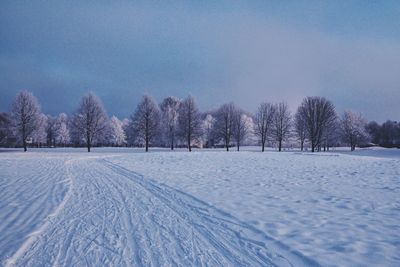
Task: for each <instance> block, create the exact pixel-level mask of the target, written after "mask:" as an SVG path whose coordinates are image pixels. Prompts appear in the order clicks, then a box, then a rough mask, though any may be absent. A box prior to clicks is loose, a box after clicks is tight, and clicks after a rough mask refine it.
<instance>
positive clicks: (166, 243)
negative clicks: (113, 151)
mask: <svg viewBox="0 0 400 267" xmlns="http://www.w3.org/2000/svg"><path fill="white" fill-rule="evenodd" d="M105 158H106V157H93V158H84V159H83V160H81V159H80V160H76V161H73V162H72V161H71V162H70V164H69V168H68V170H69V175H71V179H72V180H73V181H74V186H73V187H71V190H70V191H69V193H68V199H67V200H66V199H64V201H65V203H64V204H63V205H62V206H61V207H59V209H60V210H59V211H58V212H57V213H56V214H55V215H57V216H54V217H53V218H52V220H50V221H48V223H47V224H46V227H44V228H43V229H41V231H40V232H38V233H37V235H36V237H35V238H34V239H32V240H31V241H30V242H29V243H28V244H27V245H26V246H25V248H24V249H21V251H22V252H23V253H22V252H21V253H20V254H19V255H18V257H15V259H14V263H15V265H17V266H88V265H89V266H104V265H106V266H108V265H113V266H304V265H307V266H310V265H313V266H315V265H317V263H315V262H313V261H311V260H308V259H307V258H305V257H303V256H302V255H300V254H296V252H291V251H290V249H289V248H287V247H284V246H283V245H280V244H278V243H277V242H276V241H274V240H273V239H271V238H269V237H267V236H265V235H264V234H263V233H262V232H261V231H258V230H257V229H254V228H252V227H251V226H249V225H247V224H245V223H243V222H240V221H239V220H237V219H236V218H234V217H233V216H231V215H229V214H226V213H224V212H222V211H219V210H217V209H215V208H214V207H211V206H210V205H208V204H207V203H204V202H202V201H200V200H198V199H196V198H194V197H192V196H190V195H188V194H185V193H184V192H180V191H178V190H175V189H173V188H171V187H168V186H166V185H161V184H158V183H156V182H154V181H151V180H148V179H145V178H144V177H143V176H141V175H140V174H137V173H135V172H133V171H130V170H128V169H125V168H123V167H121V166H118V165H115V164H113V163H112V162H111V161H109V160H106V159H105ZM110 158H111V157H108V159H110ZM254 237H256V239H253V238H254ZM259 240H261V241H259Z"/></svg>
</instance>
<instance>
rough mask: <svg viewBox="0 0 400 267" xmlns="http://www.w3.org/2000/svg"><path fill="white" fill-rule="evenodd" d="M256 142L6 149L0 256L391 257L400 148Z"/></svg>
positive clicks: (146, 261) (294, 262)
mask: <svg viewBox="0 0 400 267" xmlns="http://www.w3.org/2000/svg"><path fill="white" fill-rule="evenodd" d="M254 150H255V149H254V148H250V149H248V151H241V152H233V151H232V152H229V153H227V152H224V151H222V150H195V151H194V152H192V153H189V152H185V151H183V150H178V151H175V152H168V150H163V149H153V150H152V151H151V152H150V153H141V150H139V149H107V148H97V149H96V148H95V149H94V150H93V153H85V152H84V150H83V149H31V150H30V151H28V152H27V153H23V152H13V151H11V150H5V152H4V153H0V265H4V266H318V265H322V266H399V265H400V253H399V251H400V224H399V222H400V150H398V149H397V150H396V149H362V150H358V151H356V152H355V153H349V152H345V151H344V150H336V151H331V152H329V153H315V154H312V153H300V152H296V151H288V152H282V153H278V152H274V151H267V152H265V153H261V152H258V151H254ZM139 152H140V153H139Z"/></svg>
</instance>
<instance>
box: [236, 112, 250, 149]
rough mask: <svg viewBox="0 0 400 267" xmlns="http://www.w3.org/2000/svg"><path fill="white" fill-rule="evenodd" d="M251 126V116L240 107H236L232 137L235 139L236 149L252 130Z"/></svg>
mask: <svg viewBox="0 0 400 267" xmlns="http://www.w3.org/2000/svg"><path fill="white" fill-rule="evenodd" d="M252 128H253V119H252V118H251V116H248V115H247V114H246V113H245V112H244V111H243V110H242V109H240V108H236V110H235V114H234V119H233V139H234V140H235V143H236V148H237V151H239V150H240V145H241V144H242V143H243V141H244V140H246V138H247V136H248V135H249V134H250V133H251V132H252Z"/></svg>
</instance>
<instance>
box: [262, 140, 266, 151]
mask: <svg viewBox="0 0 400 267" xmlns="http://www.w3.org/2000/svg"><path fill="white" fill-rule="evenodd" d="M264 147H265V141H262V142H261V152H264Z"/></svg>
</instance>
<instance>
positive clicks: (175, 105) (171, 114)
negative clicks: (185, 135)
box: [160, 96, 181, 150]
mask: <svg viewBox="0 0 400 267" xmlns="http://www.w3.org/2000/svg"><path fill="white" fill-rule="evenodd" d="M180 104H181V101H180V100H179V99H178V98H176V97H172V96H169V97H167V98H165V99H164V100H163V102H161V104H160V110H161V128H162V133H163V136H164V137H165V139H166V140H168V143H169V146H170V147H171V150H174V146H175V139H176V132H177V128H178V127H177V126H178V115H179V113H178V111H179V106H180Z"/></svg>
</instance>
